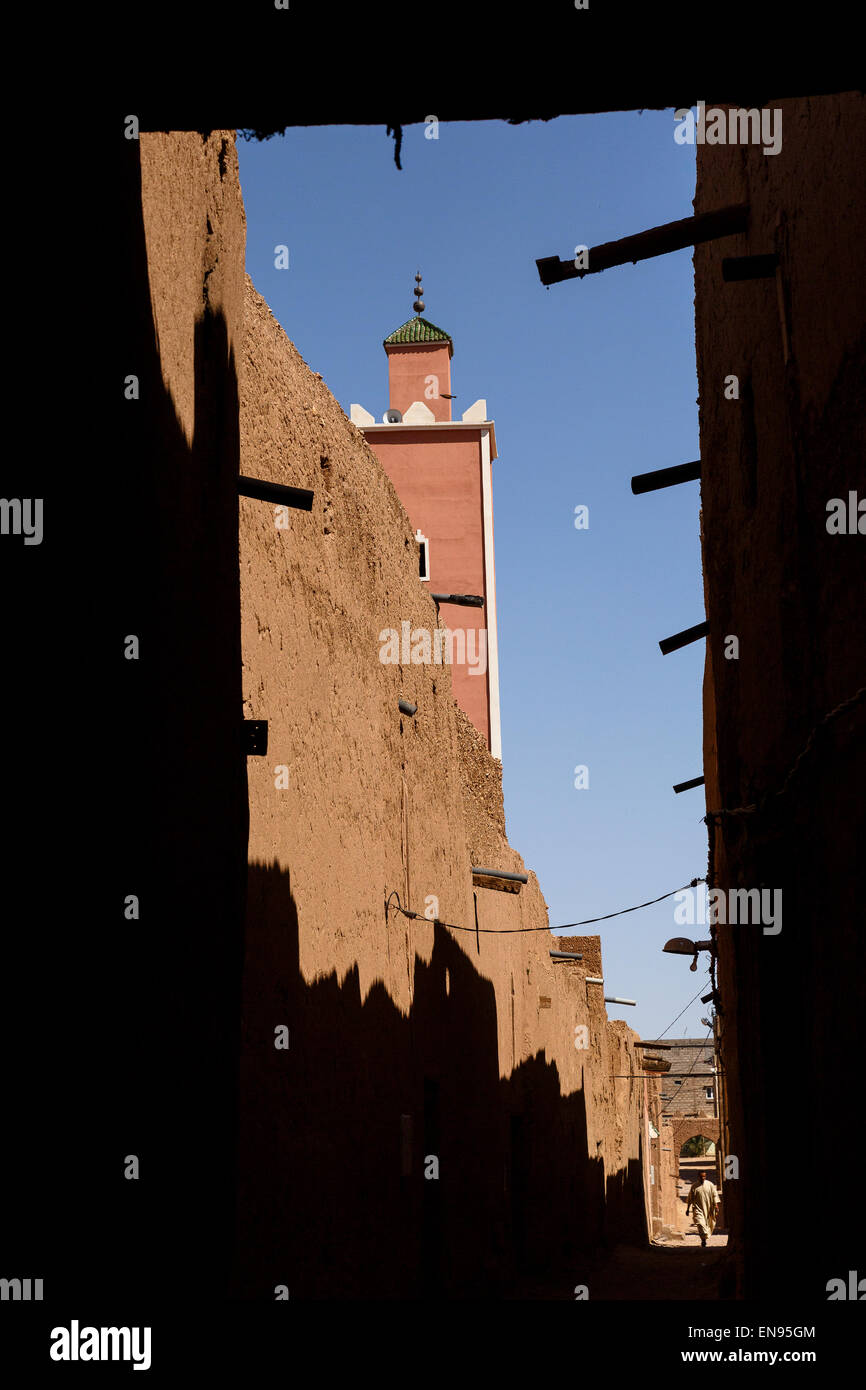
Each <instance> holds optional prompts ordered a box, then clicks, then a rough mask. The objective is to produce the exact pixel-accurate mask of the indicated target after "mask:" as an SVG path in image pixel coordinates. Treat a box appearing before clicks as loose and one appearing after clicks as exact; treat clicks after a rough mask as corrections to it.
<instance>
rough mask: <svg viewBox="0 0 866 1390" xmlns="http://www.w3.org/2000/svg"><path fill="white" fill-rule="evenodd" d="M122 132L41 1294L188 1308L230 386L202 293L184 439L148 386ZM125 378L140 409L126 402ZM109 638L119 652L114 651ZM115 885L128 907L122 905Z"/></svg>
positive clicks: (228, 1171)
mask: <svg viewBox="0 0 866 1390" xmlns="http://www.w3.org/2000/svg"><path fill="white" fill-rule="evenodd" d="M122 144H123V145H124V149H123V158H122V161H121V164H122V170H121V174H120V180H119V200H120V204H121V206H122V216H123V236H122V238H121V244H122V245H123V247H124V256H125V263H124V264H123V267H122V272H123V273H122V275H121V277H120V282H119V288H120V295H119V309H120V313H119V316H118V318H119V321H120V322H122V334H121V338H120V341H119V343H118V344H116V345H115V346H116V348H117V350H116V351H115V352H114V353H113V358H112V360H113V364H114V365H115V367H116V369H117V371H118V383H117V385H118V398H119V399H120V400H121V402H122V403H121V407H120V410H121V415H120V429H119V435H118V438H119V441H120V448H119V449H118V460H117V472H116V486H117V496H116V498H115V499H114V500H116V502H117V512H116V515H117V517H118V525H117V526H116V527H112V528H109V529H110V531H111V532H112V535H111V536H109V538H108V540H107V542H106V544H107V545H108V546H110V547H112V549H111V550H110V553H109V554H108V555H106V560H105V574H104V580H105V582H106V583H107V585H108V588H109V591H110V594H111V595H112V596H113V611H112V614H111V626H112V628H113V630H112V631H110V632H109V633H108V641H109V643H110V644H111V648H112V650H113V651H114V652H115V653H116V659H115V660H114V661H113V663H112V671H113V675H112V681H114V688H113V689H111V688H109V692H107V699H106V705H107V707H108V708H109V709H111V708H114V709H116V710H118V711H120V712H122V735H121V740H120V744H119V745H116V744H112V746H111V755H112V758H113V760H114V764H115V774H116V775H115V778H114V781H115V792H114V797H115V799H114V800H113V801H111V802H110V803H109V805H108V806H107V807H106V810H107V812H108V814H107V815H106V816H105V817H104V820H105V822H107V831H108V835H109V836H114V840H113V843H112V844H111V847H110V850H109V851H108V852H107V853H106V855H105V859H106V866H105V870H104V877H105V879H106V881H107V882H108V884H109V888H110V893H111V895H112V897H113V901H114V903H116V904H117V905H118V907H117V913H116V917H114V918H112V919H111V920H110V923H109V926H107V927H105V928H104V929H103V935H102V936H101V937H100V935H99V933H100V922H99V920H96V921H94V922H88V924H87V930H86V931H84V932H81V933H80V934H78V936H77V941H78V947H79V954H78V969H79V972H80V976H81V979H82V992H81V993H80V994H78V995H77V996H76V1005H77V1020H76V1030H75V1033H74V1035H73V1038H72V1040H71V1047H70V1049H69V1054H68V1055H67V1057H66V1058H65V1059H64V1060H65V1062H66V1065H67V1066H68V1067H69V1069H70V1070H69V1075H70V1076H72V1075H77V1076H78V1077H83V1078H86V1089H87V1092H88V1094H92V1095H95V1096H98V1097H100V1101H99V1104H98V1105H95V1106H91V1107H90V1108H89V1109H88V1110H87V1115H86V1124H83V1123H82V1122H81V1113H80V1095H79V1097H78V1107H79V1114H78V1118H77V1121H76V1122H75V1123H74V1125H73V1127H72V1128H71V1129H70V1130H69V1131H68V1133H69V1134H70V1135H72V1136H74V1143H71V1144H70V1150H71V1153H70V1164H71V1165H72V1168H74V1169H76V1170H77V1171H76V1172H75V1174H74V1178H73V1177H72V1176H70V1180H69V1183H70V1193H71V1196H70V1200H69V1202H68V1204H67V1203H64V1204H63V1212H64V1219H63V1223H62V1224H63V1236H62V1239H61V1240H58V1242H57V1243H58V1245H60V1246H61V1247H62V1250H63V1254H62V1256H61V1257H60V1258H61V1260H62V1268H59V1269H58V1271H57V1279H58V1282H57V1283H56V1284H55V1285H54V1287H55V1288H58V1287H60V1288H62V1287H68V1288H72V1287H74V1289H75V1291H76V1293H77V1294H80V1295H82V1296H85V1297H86V1296H88V1295H89V1294H91V1293H93V1294H95V1295H106V1296H111V1295H113V1294H115V1293H116V1290H117V1288H118V1287H122V1288H123V1290H124V1293H125V1294H126V1295H128V1296H129V1297H131V1298H134V1297H139V1296H148V1295H149V1296H153V1295H154V1293H155V1292H158V1294H159V1296H160V1297H165V1298H177V1299H183V1300H184V1301H188V1300H189V1299H190V1298H195V1297H199V1296H200V1297H202V1298H213V1297H214V1296H219V1295H220V1294H222V1293H223V1292H224V1290H225V1286H226V1278H227V1271H228V1265H229V1257H230V1248H231V1238H232V1232H233V1227H234V1220H233V1200H234V1173H233V1155H234V1144H235V1129H236V1085H237V1056H238V1047H239V1030H240V998H241V994H240V991H241V969H242V944H243V935H242V933H243V912H244V894H245V891H246V857H247V833H248V810H247V783H246V762H245V758H244V756H243V753H242V744H241V722H242V718H243V698H242V688H241V642H240V578H239V566H238V492H237V476H238V472H239V457H240V450H239V427H238V383H237V376H236V371H235V364H234V360H233V357H232V355H231V353H230V350H229V328H228V325H227V323H226V321H225V318H224V316H223V315H222V314H221V313H219V312H212V311H210V310H209V308H208V305H207V300H206V294H205V293H204V290H203V295H202V305H201V316H200V318H199V319H198V321H197V322H196V324H195V332H194V353H195V359H194V366H195V421H194V435H193V438H192V442H191V443H189V442H188V441H187V438H186V436H185V434H184V431H183V429H182V428H181V425H180V422H179V419H178V415H177V412H176V410H175V405H174V401H173V400H172V397H171V394H170V392H169V391H168V390H167V388H166V386H165V383H164V381H163V373H162V366H161V359H160V349H159V341H158V334H157V330H156V325H155V322H154V317H153V310H152V306H151V290H150V281H149V275H148V260H147V246H146V241H145V230H144V218H143V213H142V190H141V167H140V160H139V146H138V142H137V141H129V142H126V141H123V142H122ZM127 374H134V375H135V376H137V378H138V383H139V398H138V399H137V400H128V399H123V390H124V378H125V377H126V376H127ZM110 601H111V600H110ZM127 635H135V636H137V637H138V639H139V643H140V652H139V657H138V659H137V660H125V659H124V656H123V652H124V644H125V641H126V638H127ZM100 873H102V869H100ZM101 886H102V878H100V888H101ZM130 894H134V895H135V896H136V897H137V899H138V914H137V915H136V916H134V917H132V918H129V917H128V914H127V917H126V918H125V917H124V903H125V901H126V900H127V895H130ZM94 916H95V917H96V918H97V919H98V914H94ZM91 967H92V968H91ZM106 978H107V980H108V982H109V983H108V985H107V987H106ZM79 1046H80V1048H81V1049H82V1051H83V1052H84V1053H86V1056H81V1057H80V1058H79V1057H77V1056H76V1055H75V1051H76V1049H77V1048H78V1047H79ZM58 1132H60V1129H59V1127H58ZM127 1155H134V1156H135V1157H136V1158H137V1160H138V1165H139V1176H138V1178H137V1179H130V1178H127V1177H125V1175H124V1170H125V1168H126V1167H127V1164H126V1157H127ZM196 1270H198V1271H202V1270H207V1271H208V1274H207V1278H206V1279H205V1280H204V1281H201V1280H200V1279H199V1278H198V1276H197V1275H196V1273H195V1271H196Z"/></svg>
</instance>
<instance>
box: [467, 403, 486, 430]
mask: <svg viewBox="0 0 866 1390" xmlns="http://www.w3.org/2000/svg"><path fill="white" fill-rule="evenodd" d="M461 418H462V419H463V420H465V421H466V424H467V425H480V424H482V423H483V422H484V421H485V420H486V419H487V402H486V401H476V402H475V404H474V405H470V407H469V409H468V410H464V412H463V415H462V417H461Z"/></svg>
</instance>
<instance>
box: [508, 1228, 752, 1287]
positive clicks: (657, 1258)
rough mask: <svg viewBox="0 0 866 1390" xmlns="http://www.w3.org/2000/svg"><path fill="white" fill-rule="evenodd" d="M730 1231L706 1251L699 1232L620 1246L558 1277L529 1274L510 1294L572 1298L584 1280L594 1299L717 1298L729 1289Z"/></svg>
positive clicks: (711, 1243)
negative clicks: (672, 1238) (668, 1239)
mask: <svg viewBox="0 0 866 1390" xmlns="http://www.w3.org/2000/svg"><path fill="white" fill-rule="evenodd" d="M727 1244H728V1238H727V1236H726V1235H721V1236H711V1237H710V1242H709V1245H708V1247H707V1249H706V1250H702V1249H701V1245H700V1241H699V1240H698V1237H697V1236H696V1235H687V1236H686V1237H685V1239H684V1240H681V1241H676V1242H670V1243H665V1244H662V1243H658V1244H652V1245H646V1246H634V1245H618V1246H616V1247H615V1248H614V1249H613V1250H611V1251H609V1252H606V1253H604V1254H602V1255H598V1256H595V1257H594V1258H593V1259H592V1260H590V1261H587V1263H586V1264H585V1265H583V1266H582V1267H579V1268H578V1267H571V1268H570V1269H569V1270H568V1271H562V1272H561V1273H560V1274H558V1275H557V1276H553V1277H545V1278H543V1279H527V1280H525V1281H523V1282H522V1284H521V1286H520V1288H519V1289H517V1290H515V1292H514V1294H513V1295H512V1298H513V1299H518V1300H523V1299H527V1300H551V1301H554V1302H557V1301H561V1300H568V1301H574V1299H575V1289H576V1288H577V1287H578V1286H579V1285H585V1286H586V1289H587V1293H588V1297H589V1299H590V1301H592V1300H599V1299H604V1300H613V1299H636V1300H639V1301H643V1300H648V1301H658V1300H684V1301H685V1300H689V1299H697V1300H700V1301H712V1302H718V1301H720V1300H725V1299H727V1298H730V1297H731V1295H730V1293H728V1292H726V1286H727V1285H728V1284H729V1279H728V1278H726V1275H727V1273H728V1270H729V1268H730V1266H729V1262H728V1260H727Z"/></svg>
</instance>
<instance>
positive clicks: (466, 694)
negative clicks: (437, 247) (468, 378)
mask: <svg viewBox="0 0 866 1390" xmlns="http://www.w3.org/2000/svg"><path fill="white" fill-rule="evenodd" d="M413 293H414V301H413V304H412V308H413V310H414V312H415V317H414V318H410V319H407V320H406V322H405V323H404V324H401V326H400V327H399V328H396V329H395V330H394V332H393V333H390V334H389V335H388V337H387V338H385V340H384V343H383V346H384V349H385V354H386V356H387V359H388V409H387V410H386V411H385V413H384V414H383V416H382V423H381V424H377V423H376V421H375V419H374V417H373V416H372V415H371V414H369V412H368V411H366V410H364V409H363V408H362V407H361V406H359V405H353V406H352V407H351V418H352V420H353V422H354V423H355V424H356V425H357V426H358V428H359V429H360V430H361V431H362V432H363V434H364V437H365V439H366V440H367V442H368V444H369V445H370V447H371V448H372V449H373V451H374V452H375V453H376V454H377V455H378V457H379V459H380V460H381V462H382V465H383V467H384V468H385V471H386V472H387V474H388V476H389V478H390V479H391V481H392V483H393V484H394V487H395V488H396V490H397V493H398V495H399V497H400V501H401V502H402V503H403V506H404V507H405V508H406V511H407V512H408V514H409V519H410V521H411V522H412V526H413V528H414V529H415V539H416V540H417V542H418V548H419V555H418V572H419V581H420V582H421V583H422V584H427V585H428V586H429V588H430V591H431V593H437V594H477V595H480V596H481V597H482V598H483V599H484V606H483V607H482V608H467V607H462V606H458V605H456V604H451V603H445V602H443V603H441V604H440V613H439V625H440V627H443V628H446V627H447V628H448V629H449V630H450V631H451V632H452V634H453V635H452V638H451V639H450V648H449V650H450V653H451V660H450V665H451V679H452V687H453V690H454V696H455V699H456V700H457V702H458V704H459V705H460V706H461V708H462V709H463V710H465V712H466V714H467V715H468V716H469V718H470V719H471V720H472V722H473V724H474V725H475V727H476V728H477V729H478V730H479V732H480V733H481V734H482V735H483V737H484V738H485V739H486V741H487V746H488V748H489V749H490V752H491V753H492V754H493V756H494V757H496V758H500V759H501V757H502V742H501V733H500V719H499V644H498V638H497V628H496V576H495V570H494V558H493V484H492V468H491V465H492V462H493V460H494V459H495V458H496V436H495V432H494V427H493V421H492V420H488V419H487V402H486V401H485V400H478V401H476V402H475V404H474V405H472V406H470V407H469V409H468V410H465V411H464V412H463V414H462V416H461V417H460V419H458V420H455V419H452V412H451V402H452V401H453V400H454V399H456V397H455V396H454V395H453V394H452V391H451V358H452V356H453V354H454V344H453V342H452V340H451V336H450V334H448V333H446V332H445V330H444V329H442V328H437V326H436V324H434V323H430V321H429V320H428V319H425V318H422V314H423V311H424V307H425V306H424V299H423V294H424V290H423V287H422V284H421V273H420V271H419V272H418V274H417V275H416V276H415V287H414V291H413ZM403 616H404V615H402V614H398V615H396V619H400V620H402V617H403ZM406 616H408V615H406ZM396 619H395V627H398V628H399V626H400V622H399V621H397V620H396Z"/></svg>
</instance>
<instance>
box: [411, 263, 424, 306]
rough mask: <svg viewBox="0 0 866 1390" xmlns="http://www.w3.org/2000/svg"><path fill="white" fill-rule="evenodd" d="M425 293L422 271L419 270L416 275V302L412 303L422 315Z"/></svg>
mask: <svg viewBox="0 0 866 1390" xmlns="http://www.w3.org/2000/svg"><path fill="white" fill-rule="evenodd" d="M423 293H424V286H423V285H422V284H421V272H420V270H419V271H418V274H417V275H416V276H415V303H414V304H413V305H412V308H413V309H414V310H415V313H416V314H418V315H420V314H421V313H422V312H423V309H424V300H423V299H422V298H421V296H422V294H423Z"/></svg>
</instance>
